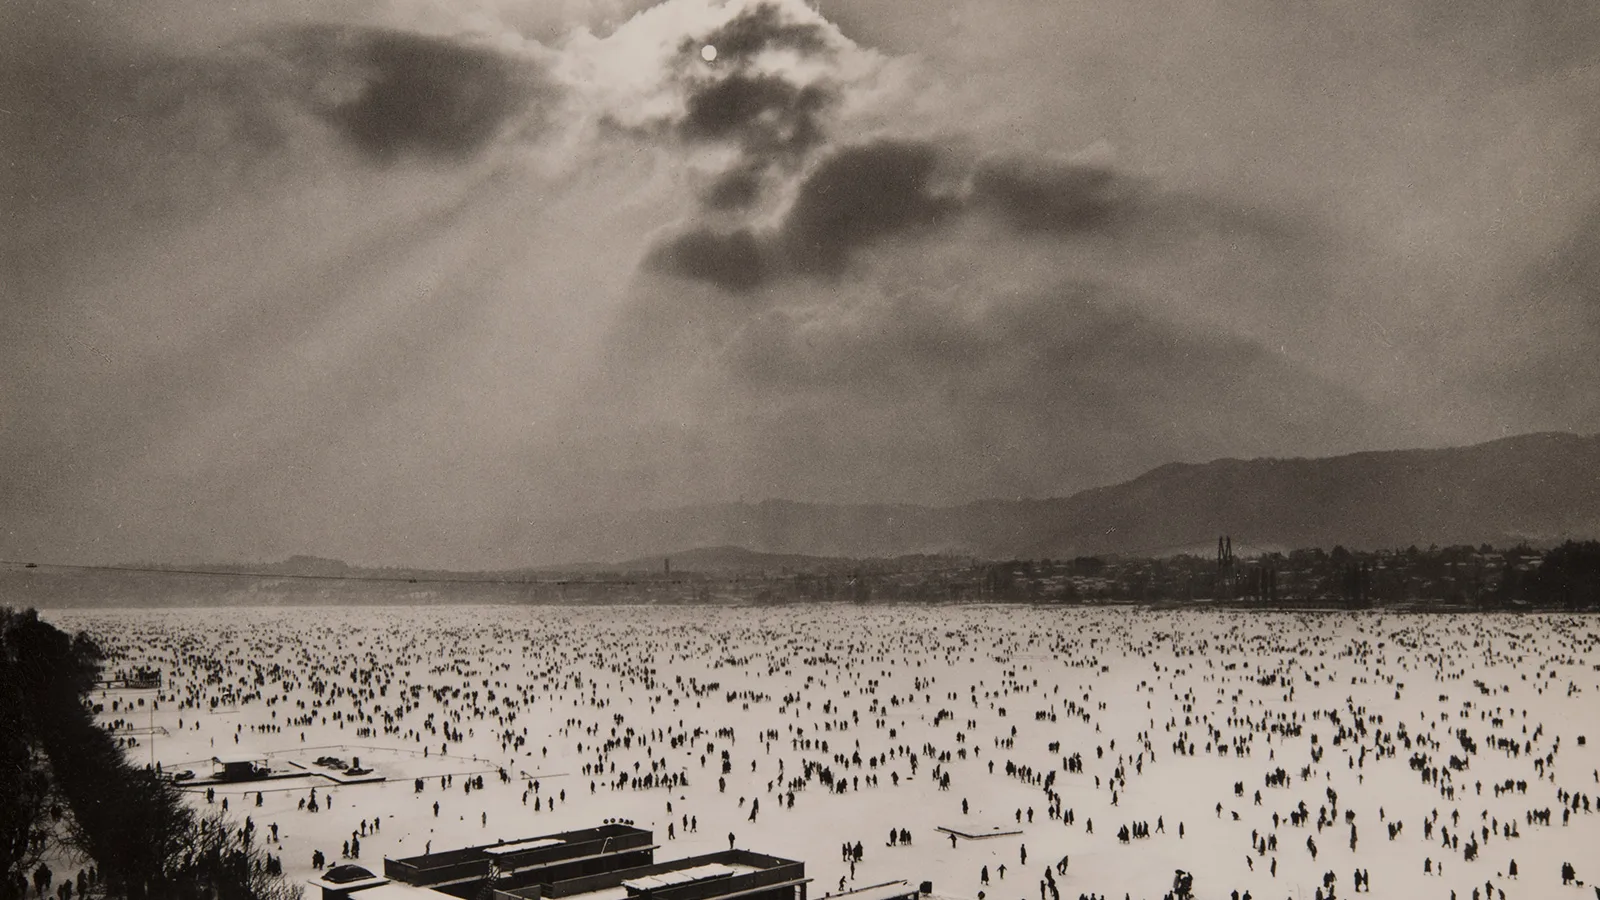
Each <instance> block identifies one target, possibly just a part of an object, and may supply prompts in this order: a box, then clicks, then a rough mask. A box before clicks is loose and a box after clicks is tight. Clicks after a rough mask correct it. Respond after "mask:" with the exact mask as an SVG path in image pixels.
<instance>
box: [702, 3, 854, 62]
mask: <svg viewBox="0 0 1600 900" xmlns="http://www.w3.org/2000/svg"><path fill="white" fill-rule="evenodd" d="M706 44H709V45H711V46H713V47H715V48H717V60H718V62H719V64H721V65H742V64H746V63H748V62H749V61H750V60H751V59H753V58H754V57H756V56H758V55H760V54H761V53H763V52H766V51H768V50H792V51H794V52H796V53H799V54H801V55H802V56H811V55H815V54H821V53H826V52H828V50H829V44H828V40H827V37H826V35H825V34H824V33H823V30H822V26H820V25H818V24H816V23H812V22H787V21H784V15H783V10H782V9H780V8H779V7H778V5H777V4H774V3H760V4H756V5H754V6H750V7H748V8H746V9H745V10H743V11H742V12H740V13H739V14H738V15H736V16H734V17H733V18H732V19H729V20H728V22H727V23H726V24H724V25H723V26H722V27H721V28H717V29H715V30H713V31H712V32H710V33H709V34H706V35H703V36H701V37H699V38H685V39H684V41H683V43H682V45H681V50H682V52H683V53H685V54H692V55H694V56H698V55H699V53H700V48H701V47H702V46H704V45H706Z"/></svg>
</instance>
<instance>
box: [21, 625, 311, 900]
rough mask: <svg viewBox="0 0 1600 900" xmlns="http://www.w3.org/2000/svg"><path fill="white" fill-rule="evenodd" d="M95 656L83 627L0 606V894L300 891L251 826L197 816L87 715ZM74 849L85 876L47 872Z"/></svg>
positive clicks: (243, 896) (222, 895) (237, 898)
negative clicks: (72, 633)
mask: <svg viewBox="0 0 1600 900" xmlns="http://www.w3.org/2000/svg"><path fill="white" fill-rule="evenodd" d="M101 658H102V657H101V653H100V650H99V648H98V647H96V646H95V644H94V642H93V641H91V640H90V639H89V638H88V637H87V636H86V635H84V634H82V633H80V634H78V635H77V636H76V637H69V636H68V635H66V634H65V633H63V632H61V631H60V630H58V629H56V628H55V627H53V626H51V625H49V624H48V623H45V622H42V621H40V620H39V618H38V615H37V614H36V613H35V612H34V611H33V610H28V611H27V612H21V613H18V612H15V611H13V610H10V609H6V608H3V607H0V767H3V768H4V771H5V773H6V775H5V777H4V778H0V867H3V869H4V881H3V883H0V898H5V900H11V898H20V897H24V896H29V895H30V892H37V893H39V894H45V893H54V894H55V895H56V896H58V897H61V898H63V900H69V898H70V897H72V896H75V895H81V894H85V893H87V894H88V895H90V896H106V897H127V898H130V900H144V898H155V897H159V898H168V897H171V898H196V900H198V898H216V900H287V898H291V897H295V896H297V895H298V891H297V889H296V888H295V887H293V886H292V885H290V884H289V883H288V882H286V881H284V880H283V879H282V878H281V877H280V875H279V874H278V873H279V872H280V871H281V867H280V866H279V865H278V864H277V861H276V860H274V859H273V858H271V857H270V856H269V855H268V854H266V853H265V852H264V851H263V850H262V848H261V847H260V846H259V845H258V844H257V843H256V842H255V835H254V827H253V823H251V822H249V821H248V820H247V821H246V823H245V825H244V827H235V826H234V825H232V824H231V823H230V822H228V821H227V820H226V819H225V818H223V817H221V816H208V817H206V816H200V815H198V814H197V813H196V812H195V811H194V810H192V809H190V808H189V807H188V806H186V805H185V804H184V803H183V802H182V799H181V797H180V795H179V793H178V791H177V790H175V789H174V788H173V787H172V786H171V785H170V784H168V783H167V782H165V781H163V780H162V779H161V778H160V777H159V776H158V774H157V773H156V772H154V771H151V770H150V769H148V768H141V767H138V766H134V765H132V764H130V763H129V762H128V761H127V759H126V758H125V757H124V755H123V752H122V751H121V750H120V749H119V748H118V747H117V746H116V742H115V739H114V738H113V737H112V736H111V735H110V734H109V733H107V732H106V731H105V730H104V729H103V728H101V727H100V726H98V725H97V724H96V723H95V721H94V718H93V714H92V712H91V710H90V707H89V704H88V702H87V697H88V695H89V691H90V690H91V688H92V687H93V686H94V682H95V680H96V679H97V678H98V677H99V671H100V661H101ZM81 857H87V858H88V859H89V860H90V861H91V862H90V863H89V865H88V867H87V869H88V871H90V872H92V873H93V874H92V875H88V874H79V875H78V876H77V877H76V878H74V877H73V875H74V873H73V872H71V871H62V872H55V871H53V868H52V864H53V863H54V864H55V865H57V866H59V865H60V864H61V862H62V861H63V860H64V859H67V858H81ZM52 886H53V887H54V890H53V891H51V890H50V888H51V887H52Z"/></svg>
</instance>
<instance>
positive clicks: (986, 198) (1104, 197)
mask: <svg viewBox="0 0 1600 900" xmlns="http://www.w3.org/2000/svg"><path fill="white" fill-rule="evenodd" d="M972 192H973V202H974V203H975V204H977V205H980V206H985V207H989V208H992V209H994V210H995V211H996V212H998V213H999V215H1000V216H1001V218H1003V219H1004V220H1005V221H1006V222H1007V223H1008V224H1010V225H1011V226H1012V227H1013V228H1016V229H1018V230H1021V231H1052V232H1073V231H1082V230H1087V229H1094V228H1103V227H1106V226H1107V225H1109V224H1110V223H1111V222H1112V221H1113V219H1115V217H1116V216H1117V215H1118V214H1119V213H1122V212H1124V211H1127V210H1128V207H1129V201H1130V199H1131V195H1132V193H1133V191H1132V188H1131V186H1130V185H1129V183H1128V179H1126V178H1124V177H1122V176H1119V175H1118V174H1117V173H1116V172H1114V171H1112V170H1111V169H1109V168H1106V167H1103V166H1087V165H1075V164H1070V163H1047V162H1040V161H1036V160H1029V159H1025V158H1020V157H1010V158H1006V159H996V160H985V161H984V162H982V163H981V164H980V165H979V166H978V168H977V171H976V172H975V173H974V174H973V178H972Z"/></svg>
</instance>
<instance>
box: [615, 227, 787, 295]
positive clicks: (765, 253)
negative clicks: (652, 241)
mask: <svg viewBox="0 0 1600 900" xmlns="http://www.w3.org/2000/svg"><path fill="white" fill-rule="evenodd" d="M770 255H771V251H770V249H769V248H768V246H767V245H766V244H765V243H764V242H763V241H762V240H761V239H759V238H757V237H756V236H755V235H754V234H752V233H751V232H750V230H749V229H746V228H740V229H735V230H733V231H721V232H719V231H713V230H711V229H708V228H696V229H692V230H690V231H687V232H684V233H682V234H679V235H676V236H674V237H672V238H669V239H667V240H666V241H663V242H662V243H661V244H660V245H659V246H657V247H656V248H655V249H653V250H652V251H651V252H650V254H649V255H648V256H647V257H646V258H645V261H644V265H645V267H646V268H647V269H650V270H652V271H656V272H661V273H664V274H668V275H676V276H679V277H682V278H688V279H691V280H694V281H704V282H706V283H708V284H713V285H716V286H717V287H719V288H722V289H723V290H727V291H748V290H751V289H753V288H756V287H758V286H760V285H761V284H762V283H763V282H765V281H766V280H767V279H768V278H770V277H771V276H772V275H773V274H774V272H775V270H776V267H775V266H774V264H773V262H772V261H771V260H770V259H769V257H770Z"/></svg>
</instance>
